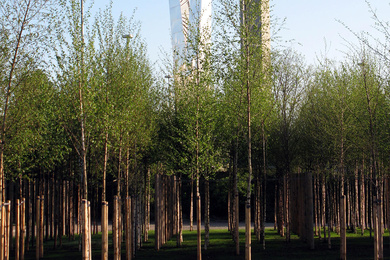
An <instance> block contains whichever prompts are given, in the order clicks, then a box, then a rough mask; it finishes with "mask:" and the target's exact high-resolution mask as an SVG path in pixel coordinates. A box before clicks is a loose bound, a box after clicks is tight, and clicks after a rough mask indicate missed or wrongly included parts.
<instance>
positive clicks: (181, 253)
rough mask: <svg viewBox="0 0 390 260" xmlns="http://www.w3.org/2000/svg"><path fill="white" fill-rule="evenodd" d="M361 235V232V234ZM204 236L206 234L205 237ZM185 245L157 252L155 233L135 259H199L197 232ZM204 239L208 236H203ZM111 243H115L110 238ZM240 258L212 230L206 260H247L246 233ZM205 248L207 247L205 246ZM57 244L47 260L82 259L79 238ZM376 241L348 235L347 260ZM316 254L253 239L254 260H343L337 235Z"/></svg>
mask: <svg viewBox="0 0 390 260" xmlns="http://www.w3.org/2000/svg"><path fill="white" fill-rule="evenodd" d="M358 233H359V231H358ZM202 234H203V233H202ZM183 237H184V242H183V245H182V247H180V248H177V247H176V238H175V237H174V238H173V239H172V240H171V241H168V243H167V244H166V245H164V246H163V247H162V248H161V250H160V251H159V252H157V251H156V250H155V249H154V232H153V231H151V232H150V235H149V238H150V239H149V241H148V242H147V243H144V244H143V247H142V248H141V249H140V250H139V251H138V252H137V255H136V258H135V259H157V260H164V259H169V260H175V259H177V260H179V259H185V260H191V259H196V231H192V232H190V231H184V232H183ZM202 238H204V236H203V235H202ZM109 240H111V239H110V238H109ZM100 241H101V236H100V234H98V235H94V236H93V237H92V252H93V259H100V258H101V257H100V253H101V248H100ZM240 242H241V247H240V250H241V251H240V253H241V255H240V256H236V255H235V247H234V244H233V242H232V239H231V235H230V233H229V232H228V231H227V230H223V229H221V230H211V231H210V246H209V248H208V249H207V250H202V259H213V260H214V259H216V260H218V259H220V260H230V259H245V251H244V250H245V249H244V245H245V238H244V230H240ZM109 243H110V244H109V247H110V252H109V259H112V258H113V252H112V247H111V241H109ZM202 244H203V243H202ZM53 245H54V242H53V241H47V242H45V249H44V251H45V253H44V256H45V257H44V259H74V260H76V259H81V252H80V251H79V240H78V237H76V240H75V241H69V240H68V238H65V237H64V238H63V242H62V247H61V248H58V249H56V250H54V249H53ZM373 245H374V239H373V238H370V237H369V232H368V231H366V233H365V234H364V236H363V237H362V236H361V235H360V234H358V235H357V234H352V233H348V235H347V258H348V259H373V255H374V248H373ZM122 246H123V247H122V253H123V254H122V259H125V254H124V251H125V245H124V243H122ZM389 247H390V246H389V238H388V232H386V233H385V237H384V256H385V258H384V259H390V256H389V254H390V249H389ZM315 248H316V249H315V250H310V249H308V247H307V245H306V244H304V243H303V242H302V241H300V240H299V238H298V237H297V236H295V235H293V236H292V237H291V242H290V243H286V242H285V238H282V237H280V236H279V235H277V233H276V231H274V230H273V229H266V248H265V250H264V249H263V246H262V245H260V244H259V242H257V241H256V239H255V237H252V259H289V260H293V259H299V260H305V259H339V238H338V236H337V234H335V233H332V249H328V245H327V243H324V242H323V241H320V240H319V239H318V238H315ZM13 258H14V253H13V252H12V251H11V259H13ZM25 259H35V248H32V250H30V251H29V252H27V253H26V258H25Z"/></svg>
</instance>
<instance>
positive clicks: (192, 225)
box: [190, 172, 194, 231]
mask: <svg viewBox="0 0 390 260" xmlns="http://www.w3.org/2000/svg"><path fill="white" fill-rule="evenodd" d="M193 230H194V174H193V172H191V201H190V231H193Z"/></svg>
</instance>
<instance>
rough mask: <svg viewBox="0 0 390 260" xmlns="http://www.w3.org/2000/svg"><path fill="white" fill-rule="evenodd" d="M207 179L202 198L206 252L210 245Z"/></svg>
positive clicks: (208, 184)
mask: <svg viewBox="0 0 390 260" xmlns="http://www.w3.org/2000/svg"><path fill="white" fill-rule="evenodd" d="M208 178H209V177H208V176H207V177H206V180H205V183H204V185H205V198H204V232H205V238H204V249H205V250H207V248H208V246H209V245H210V183H209V179H208Z"/></svg>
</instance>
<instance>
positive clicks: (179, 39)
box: [169, 0, 212, 56]
mask: <svg viewBox="0 0 390 260" xmlns="http://www.w3.org/2000/svg"><path fill="white" fill-rule="evenodd" d="M211 1H212V0H169V8H170V15H171V32H172V47H173V51H174V52H175V53H176V54H180V53H183V51H184V50H185V48H186V44H187V40H188V37H189V36H188V28H189V24H190V25H191V26H195V23H196V22H197V23H198V24H197V25H196V26H199V28H200V31H204V30H209V28H211ZM175 56H176V55H175Z"/></svg>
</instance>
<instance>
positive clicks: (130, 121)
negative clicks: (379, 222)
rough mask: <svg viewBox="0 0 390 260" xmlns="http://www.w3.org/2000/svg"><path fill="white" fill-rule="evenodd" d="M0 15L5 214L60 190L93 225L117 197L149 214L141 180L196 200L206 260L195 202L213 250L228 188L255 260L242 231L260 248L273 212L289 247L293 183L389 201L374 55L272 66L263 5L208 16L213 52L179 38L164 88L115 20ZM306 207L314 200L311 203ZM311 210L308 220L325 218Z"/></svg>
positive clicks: (53, 5) (28, 12) (197, 35)
mask: <svg viewBox="0 0 390 260" xmlns="http://www.w3.org/2000/svg"><path fill="white" fill-rule="evenodd" d="M0 7H1V11H2V17H1V18H0V19H1V20H0V21H1V26H2V27H1V28H2V29H1V34H0V51H1V56H0V59H1V60H0V61H1V62H0V70H1V75H2V76H1V102H2V108H1V113H2V120H1V129H0V130H1V145H0V148H1V149H0V180H1V182H0V184H1V185H0V189H1V190H2V194H1V199H0V203H2V202H4V201H5V200H6V199H8V198H6V191H7V190H9V189H10V188H8V187H6V185H5V183H9V184H10V187H11V186H12V185H13V184H12V183H16V185H17V186H16V187H19V189H18V188H17V190H20V191H19V192H18V193H17V195H20V197H23V195H25V193H26V192H25V189H24V188H22V187H23V185H22V183H23V180H26V182H25V183H28V182H33V181H34V180H37V179H40V180H42V179H45V178H47V179H50V178H54V179H56V180H57V182H60V183H62V181H65V180H66V181H70V182H71V183H74V185H75V187H77V189H79V191H80V194H82V195H80V199H88V198H90V199H91V200H92V207H93V211H95V212H99V211H98V209H100V206H99V205H100V204H99V203H98V202H100V201H102V202H103V201H107V200H109V201H111V200H112V197H113V195H117V196H119V197H120V196H123V197H128V196H139V197H142V198H145V199H144V201H143V202H144V203H145V204H148V200H149V199H146V198H147V197H148V196H149V191H150V189H149V187H148V185H149V182H148V180H149V176H148V172H149V171H148V170H147V169H148V168H149V169H151V173H152V175H154V174H156V173H159V174H161V173H162V172H164V173H165V174H167V175H177V178H176V179H178V180H188V181H189V182H190V185H191V188H190V193H191V195H190V196H189V197H190V200H189V201H190V212H188V215H189V218H190V222H191V229H192V228H193V227H192V226H193V217H194V214H193V213H194V198H196V200H195V201H196V209H197V211H196V212H197V214H196V215H197V220H198V234H199V237H198V256H199V257H200V256H201V251H200V248H201V245H200V243H201V239H200V225H199V224H200V221H201V212H202V211H201V202H202V201H203V202H204V214H205V215H204V222H205V229H206V232H205V248H207V246H208V243H209V241H208V237H209V234H208V229H209V225H210V221H209V218H210V208H212V207H210V205H212V204H211V203H212V202H210V190H209V187H210V186H209V184H210V180H213V179H216V178H218V179H224V180H225V181H226V183H228V185H227V187H228V188H227V190H222V191H221V192H220V196H224V198H225V199H226V205H227V206H228V208H229V212H228V219H229V228H230V230H231V232H232V234H233V239H234V241H235V242H236V253H237V254H239V253H240V252H239V250H240V247H239V238H238V222H239V220H240V217H239V215H240V214H239V213H242V210H240V200H239V197H240V196H241V197H243V198H245V216H246V217H245V219H246V222H247V226H246V231H247V236H246V251H245V255H246V258H247V259H250V258H251V256H250V252H251V249H250V244H251V241H250V239H251V227H250V222H251V216H254V218H253V219H254V222H255V233H256V236H257V238H258V239H259V240H260V241H261V242H263V243H265V238H264V226H265V225H264V222H265V220H266V218H267V216H266V213H267V208H269V207H270V206H269V205H270V204H272V205H275V206H273V208H274V210H275V217H276V219H277V225H278V226H279V229H278V230H279V232H280V234H281V235H284V234H286V238H287V240H289V237H290V232H291V227H294V223H291V222H292V219H294V217H291V213H293V212H294V210H292V209H291V207H290V205H291V203H292V202H291V185H295V184H294V183H295V179H294V178H299V176H300V175H299V174H298V175H296V173H301V174H302V172H303V173H305V172H313V173H316V176H317V177H318V180H321V181H320V182H318V185H320V184H319V183H321V185H322V184H323V185H325V184H329V185H328V186H324V187H326V189H330V188H331V187H334V186H336V188H335V189H336V190H338V192H339V193H334V194H341V195H344V194H345V193H348V192H345V191H344V188H345V187H349V186H348V183H349V182H348V181H345V179H347V178H348V177H353V178H361V179H362V180H367V179H369V180H370V181H369V182H365V183H366V185H370V189H369V190H370V192H371V193H368V194H371V196H372V197H376V198H379V197H381V196H382V197H383V196H384V194H383V193H384V189H383V188H381V187H384V186H383V182H382V181H383V179H384V178H387V176H388V175H387V168H388V165H389V164H388V156H387V155H388V147H389V143H388V142H389V133H388V129H389V125H388V120H387V118H388V112H387V111H389V106H390V103H389V96H388V91H389V89H388V87H389V86H388V80H387V79H388V75H387V73H388V66H387V63H386V61H387V59H386V56H385V55H380V56H378V55H376V54H378V50H377V52H373V51H372V48H370V46H369V45H368V46H367V45H363V46H362V48H357V49H356V50H355V51H354V52H352V53H351V54H350V56H349V57H347V58H346V59H345V61H343V62H340V63H335V62H332V61H330V60H328V59H325V58H324V59H323V60H321V61H320V63H319V65H316V66H308V65H306V64H305V62H304V58H303V57H302V56H301V55H299V54H297V53H296V52H295V51H294V50H293V49H290V48H282V47H279V48H275V49H274V50H272V52H271V50H270V41H271V39H270V33H269V30H270V25H269V20H270V19H269V3H268V1H249V0H242V1H233V0H231V1H230V0H229V1H226V0H225V1H217V2H216V3H215V5H214V7H215V19H214V20H215V24H216V27H215V29H214V31H213V32H214V35H215V36H214V37H211V34H210V31H211V30H210V28H202V27H201V26H199V20H198V21H195V22H194V23H188V24H187V28H188V35H189V37H187V39H188V40H187V47H186V48H185V52H184V53H175V54H174V56H175V57H176V58H175V62H176V63H175V64H174V66H172V65H171V64H172V63H171V58H169V59H168V60H169V61H168V62H167V63H166V68H165V71H164V72H165V73H166V74H169V75H172V80H169V79H168V82H164V81H163V78H162V77H160V78H161V79H157V78H156V77H155V76H156V74H154V71H153V67H152V66H151V64H150V63H149V61H148V60H147V58H146V57H147V55H146V44H145V43H144V41H143V40H142V38H141V35H140V27H139V26H138V25H137V23H136V22H135V21H134V20H133V19H130V20H129V19H127V18H125V17H123V16H121V17H119V19H117V20H116V19H114V17H113V16H112V13H111V5H109V6H108V7H107V9H105V10H101V11H99V12H98V13H97V14H96V17H95V19H92V18H90V16H91V14H90V13H89V9H87V11H85V10H84V5H83V2H82V1H81V2H78V1H59V2H58V1H56V2H50V1H43V0H42V1H40V0H29V1H3V2H2V3H1V4H0ZM259 17H260V18H259ZM211 38H212V39H213V41H211ZM384 58H385V59H384ZM167 83H168V84H167ZM356 169H358V170H356ZM297 176H298V177H297ZM49 177H50V178H49ZM317 177H316V178H317ZM151 179H152V180H153V178H151ZM267 179H272V180H273V181H274V182H273V183H275V186H271V187H270V186H269V185H267V183H269V182H267ZM200 180H204V182H203V183H204V184H205V186H204V188H203V189H201V187H200V184H201V182H200ZM335 180H337V185H334V184H333V183H334V181H335ZM37 183H42V181H41V182H37ZM55 183H56V182H55V181H54V182H53V183H52V185H54V186H53V187H56V186H55V185H56V184H55ZM314 183H316V182H314ZM152 184H153V183H152ZM24 185H26V184H24ZM27 185H28V187H30V184H27ZM37 185H39V184H37ZM50 185H51V184H50ZM178 186H179V187H181V185H178ZM12 187H13V186H12ZM294 187H295V186H294ZM314 187H317V186H315V185H314ZM321 187H322V186H321ZM53 189H54V188H53ZM316 189H317V190H316ZM37 190H38V191H40V190H41V191H43V190H45V188H37ZM201 190H204V196H201ZM388 190H389V189H387V192H388ZM314 191H317V193H318V196H317V197H318V198H319V197H320V194H322V193H320V191H319V188H318V187H317V188H314ZM348 191H350V193H351V194H353V192H352V191H351V190H348ZM176 192H177V191H176ZM194 192H195V195H194ZM355 192H356V194H360V193H359V192H358V191H357V189H356V191H355ZM38 193H39V192H38ZM178 194H180V192H178ZM269 194H272V197H273V198H274V199H275V203H274V201H267V198H268V197H269ZM274 194H275V195H274ZM324 194H325V193H324ZM332 194H333V193H332ZM17 195H14V196H17ZM38 195H44V194H38ZM143 195H147V196H143ZM321 196H322V197H321V203H319V202H315V203H319V204H318V205H317V204H316V205H317V206H316V207H317V208H318V209H319V208H320V205H323V206H325V205H327V207H328V208H331V203H330V201H329V200H326V196H325V195H321ZM332 196H333V195H332ZM359 196H361V195H359ZM335 197H336V195H335ZM318 198H317V199H318ZM327 198H328V199H329V198H331V196H328V197H327ZM159 199H161V198H159ZM32 201H33V200H32ZM177 201H180V200H179V199H177ZM314 201H316V200H314ZM318 201H320V199H318ZM322 201H326V202H322ZM356 201H357V200H356ZM242 202H243V201H242ZM178 203H179V202H178ZM356 203H357V202H356ZM241 204H243V203H241ZM53 205H54V203H53ZM371 205H372V203H371ZM176 206H177V205H175V207H176ZM252 207H253V209H252ZM316 207H315V208H316ZM146 208H147V207H145V208H144V209H146ZM178 208H181V207H178ZM355 210H356V209H355ZM151 212H153V211H151ZM176 212H177V210H176ZM321 212H322V211H321ZM334 212H336V211H334ZM145 214H146V213H145ZM186 214H187V213H185V214H184V216H185V215H186ZM324 214H325V213H324V212H322V213H321V214H318V215H321V219H323V223H325V219H326V220H327V221H330V219H333V218H331V217H323V216H325V215H324ZM146 215H147V214H146ZM98 216H99V213H96V214H95V218H97V217H98ZM327 216H330V215H327ZM370 216H371V218H372V216H373V214H371V215H370ZM156 221H157V220H156ZM158 221H159V220H158ZM159 223H160V222H159ZM295 226H296V225H295ZM160 228H161V227H160ZM146 230H147V229H146ZM160 242H161V241H160Z"/></svg>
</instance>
